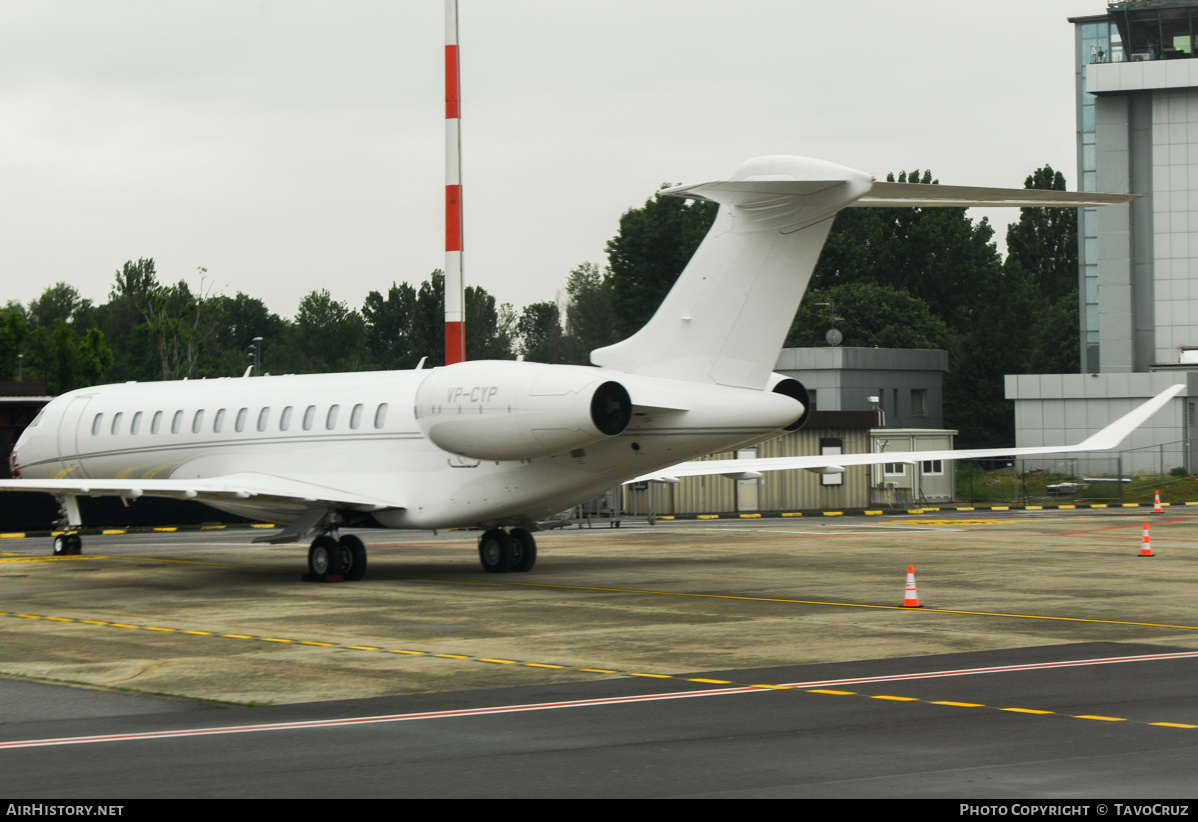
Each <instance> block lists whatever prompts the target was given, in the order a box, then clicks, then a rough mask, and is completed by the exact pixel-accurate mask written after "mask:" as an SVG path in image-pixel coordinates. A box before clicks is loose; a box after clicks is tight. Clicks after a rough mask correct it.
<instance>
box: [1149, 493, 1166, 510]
mask: <svg viewBox="0 0 1198 822" xmlns="http://www.w3.org/2000/svg"><path fill="white" fill-rule="evenodd" d="M1152 513H1154V514H1163V513H1165V512H1164V511H1162V510H1161V492H1160V491H1157V492H1156V501H1155V502H1153V503H1152Z"/></svg>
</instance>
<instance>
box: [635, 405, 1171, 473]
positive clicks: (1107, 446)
mask: <svg viewBox="0 0 1198 822" xmlns="http://www.w3.org/2000/svg"><path fill="white" fill-rule="evenodd" d="M1185 388H1186V386H1185V385H1184V384H1178V385H1173V386H1170V387H1169V388H1167V389H1165V390H1164V391H1162V392H1161V393H1159V394H1157V395H1156V396H1155V397H1153V398H1152V399H1150V400H1148V401H1147V402H1145V403H1144V404H1143V405H1140V406H1138V407H1136V408H1134V409H1132V410H1131V411H1129V412H1128V413H1127V414H1124V415H1123V416H1122V417H1120V418H1119V419H1117V420H1115V421H1114V422H1112V423H1111V424H1110V425H1108V426H1107V427H1106V428H1103V429H1102V430H1101V431H1099V432H1098V433H1096V434H1093V435H1091V436H1089V437H1087V438H1086V439H1084V440H1082V441H1081V442H1079V443H1077V444H1076V445H1037V446H1031V447H1023V448H978V449H973V450H966V451H898V452H894V451H888V452H882V453H877V454H832V455H820V456H808V457H763V458H760V459H744V460H692V461H691V462H684V463H680V464H678V465H674V466H671V467H669V468H663V469H662V470H660V471H655V472H652V473H649V474H644V475H642V476H639V477H637V478H636V479H632V480H629V481H628V482H647V481H651V480H656V481H658V482H676V481H677V480H679V479H681V478H682V477H699V476H715V475H720V476H726V477H731V478H733V479H755V478H756V477H757V476H760V474H761V472H765V471H787V470H792V469H796V468H805V469H807V470H809V471H815V472H817V473H831V474H835V473H840V472H841V471H843V470H844V468H845V467H846V466H850V465H881V464H883V463H892V462H902V463H915V462H920V461H925V460H961V459H988V458H992V457H1022V456H1031V455H1035V454H1064V453H1070V452H1077V451H1109V450H1111V449H1113V448H1116V447H1118V446H1119V444H1120V443H1122V442H1123V440H1125V439H1127V436H1128V435H1129V434H1131V432H1132V431H1134V430H1136V429H1137V428H1139V427H1140V426H1141V425H1143V424H1144V423H1145V422H1146V421H1147V420H1148V418H1149V417H1151V416H1152V415H1153V414H1155V413H1156V412H1157V411H1159V410H1160V409H1161V408H1163V407H1164V406H1165V404H1166V403H1168V402H1169V400H1171V399H1173V398H1174V397H1175V396H1177V395H1178V394H1179V393H1181V392H1182V391H1184V390H1185Z"/></svg>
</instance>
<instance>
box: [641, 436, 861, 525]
mask: <svg viewBox="0 0 1198 822" xmlns="http://www.w3.org/2000/svg"><path fill="white" fill-rule="evenodd" d="M828 439H838V440H841V442H842V443H843V445H842V452H843V453H845V454H863V453H867V452H868V451H869V430H868V429H865V428H817V429H809V428H808V429H803V430H801V431H796V432H793V433H790V434H785V435H783V436H781V437H777V438H775V439H772V440H768V441H766V442H763V443H759V444H758V445H757V446H756V448H757V456H759V457H799V456H814V455H818V454H819V453H820V440H828ZM735 456H736V454H735V453H734V452H732V451H723V452H720V453H717V454H712V455H711V456H710V457H706V458H705V459H732V458H734V457H735ZM820 478H821V475H820V474H814V473H812V472H810V471H804V470H798V471H770V472H768V473H766V474H765V475H764V476H763V477H762V478H761V479H760V480H757V483H758V489H757V501H758V505H757V509H756V510H761V511H802V510H811V509H816V508H829V509H841V508H865V507H867V506H868V505H869V468H868V467H866V466H853V467H850V468H849V469H848V470H847V471H846V472H845V474H844V484H843V485H832V486H826V485H821V484H820ZM653 485H655V486H657V487H656V489H650V490H652V492H653V493H654V494H655V499H656V508H657V513H658V514H715V513H724V512H729V511H736V510H739V509H738V507H737V497H738V495H737V482H736V480H732V479H729V478H727V477H720V476H714V477H686V478H684V479H683V480H681V481H680V482H678V483H677V484H675V483H670V484H660V483H653ZM650 490H641V491H637V490H633V489H632V488H631V487H628V488H626V489H625V504H624V510H625V511H637V512H640V513H645V512H647V511H649V510H650V502H649V494H650Z"/></svg>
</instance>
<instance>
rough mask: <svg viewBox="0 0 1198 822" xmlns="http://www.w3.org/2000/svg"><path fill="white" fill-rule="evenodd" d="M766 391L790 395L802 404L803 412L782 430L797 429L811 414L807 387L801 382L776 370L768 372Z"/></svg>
mask: <svg viewBox="0 0 1198 822" xmlns="http://www.w3.org/2000/svg"><path fill="white" fill-rule="evenodd" d="M765 390H766V391H772V392H773V393H775V394H782V395H783V396H785V397H790V398H791V399H793V400H797V401H798V402H799V403H800V404H801V405H802V406H803V413H802V414H800V415H799V418H798V419H796V420H795V421H794V422H792V423H791V424H790V425H788V426H786V428H784V429H783V430H784V431H798V430H799V429H800V428H802V427H803V426H804V425H806V424H807V418H808V417H810V416H811V398H810V396H808V394H807V389H806V388H804V387H803V383H801V382H799V381H798V380H796V379H794V378H793V377H787V376H784V375H782V374H779V373H777V372H775V373H773V374H770V381H769V382H768V383H766V386H765Z"/></svg>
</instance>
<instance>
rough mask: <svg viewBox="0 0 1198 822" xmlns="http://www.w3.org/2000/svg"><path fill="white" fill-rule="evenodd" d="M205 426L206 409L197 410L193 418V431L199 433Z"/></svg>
mask: <svg viewBox="0 0 1198 822" xmlns="http://www.w3.org/2000/svg"><path fill="white" fill-rule="evenodd" d="M203 427H204V409H202V408H201V409H200V410H199V411H197V412H196V415H195V416H194V417H192V419H191V433H193V434H198V433H200V429H201V428H203Z"/></svg>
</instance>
